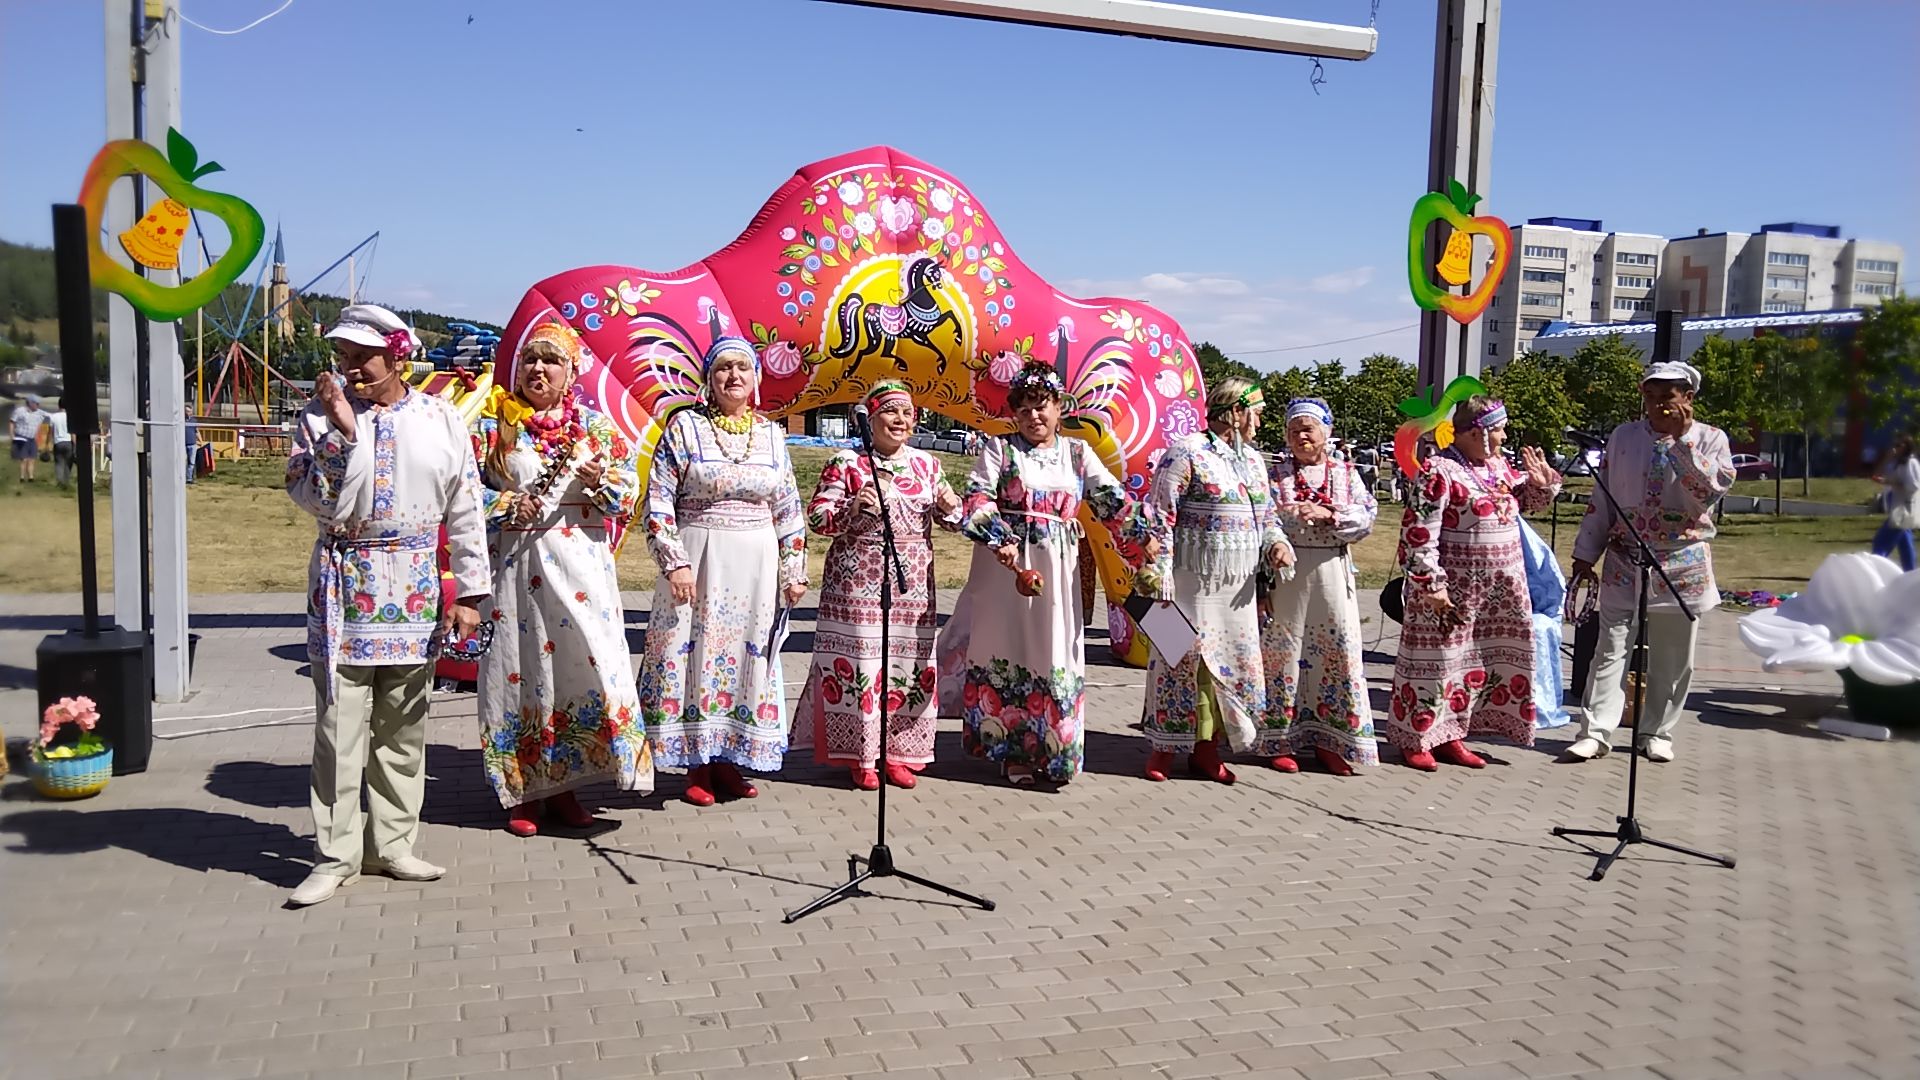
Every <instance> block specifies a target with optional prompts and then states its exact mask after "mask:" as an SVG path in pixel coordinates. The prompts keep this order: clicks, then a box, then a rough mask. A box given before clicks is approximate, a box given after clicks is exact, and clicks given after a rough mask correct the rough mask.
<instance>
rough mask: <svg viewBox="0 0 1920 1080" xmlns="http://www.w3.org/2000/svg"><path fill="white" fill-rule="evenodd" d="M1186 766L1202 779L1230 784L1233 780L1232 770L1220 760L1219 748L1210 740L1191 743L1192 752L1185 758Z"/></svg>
mask: <svg viewBox="0 0 1920 1080" xmlns="http://www.w3.org/2000/svg"><path fill="white" fill-rule="evenodd" d="M1187 768H1188V769H1189V770H1190V771H1191V772H1192V773H1193V775H1195V776H1198V777H1200V778H1201V779H1202V780H1211V781H1213V782H1214V783H1216V784H1231V783H1233V781H1234V775H1233V770H1232V769H1229V768H1227V766H1226V764H1225V763H1224V762H1222V761H1221V760H1220V748H1219V747H1218V746H1215V745H1214V744H1213V743H1212V742H1200V743H1194V744H1193V753H1192V754H1191V755H1189V756H1188V758H1187Z"/></svg>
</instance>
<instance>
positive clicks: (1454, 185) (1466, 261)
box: [1407, 180, 1513, 324]
mask: <svg viewBox="0 0 1920 1080" xmlns="http://www.w3.org/2000/svg"><path fill="white" fill-rule="evenodd" d="M1479 201H1480V196H1478V195H1475V194H1472V193H1471V192H1469V191H1468V190H1467V189H1466V187H1465V186H1463V185H1462V184H1461V183H1460V181H1458V180H1449V181H1448V182H1447V193H1446V194H1444V195H1442V194H1440V193H1439V192H1437V191H1435V192H1428V193H1427V194H1425V195H1422V196H1420V198H1418V199H1416V200H1415V201H1414V204H1413V219H1412V220H1411V221H1409V222H1408V223H1407V284H1408V286H1410V287H1411V288H1412V289H1413V302H1414V303H1416V304H1418V305H1420V306H1421V307H1423V308H1425V309H1426V310H1428V311H1444V312H1446V314H1447V317H1448V318H1450V319H1452V320H1453V321H1454V322H1457V323H1462V324H1465V323H1470V322H1472V321H1473V320H1475V319H1477V318H1479V317H1480V313H1481V312H1483V311H1485V310H1487V305H1488V304H1491V303H1493V290H1494V289H1496V288H1498V287H1499V285H1500V279H1501V278H1503V277H1505V276H1506V273H1507V264H1508V263H1509V262H1511V261H1512V260H1513V233H1512V231H1510V230H1509V229H1508V228H1507V223H1506V222H1504V221H1501V220H1500V219H1499V218H1497V217H1493V216H1491V215H1486V214H1482V215H1480V216H1478V217H1473V216H1470V215H1472V213H1473V206H1474V204H1475V203H1477V202H1479ZM1436 221H1444V222H1446V223H1447V224H1449V225H1451V226H1453V230H1454V231H1453V232H1452V233H1451V234H1449V235H1448V237H1447V247H1446V250H1445V251H1444V252H1443V253H1442V255H1441V258H1440V260H1439V262H1438V263H1431V260H1430V258H1429V256H1428V254H1427V226H1429V225H1431V224H1433V223H1434V222H1436ZM1475 236H1484V237H1486V238H1487V239H1489V240H1491V241H1493V265H1491V266H1489V267H1488V268H1487V276H1486V277H1485V278H1484V279H1482V280H1481V282H1480V287H1479V288H1478V289H1475V290H1474V291H1473V292H1471V293H1469V294H1467V295H1466V296H1458V295H1455V294H1454V293H1453V292H1452V291H1450V290H1448V289H1443V288H1441V287H1439V286H1438V285H1435V284H1433V282H1432V281H1430V280H1429V279H1428V277H1427V267H1428V266H1429V265H1433V267H1434V269H1435V271H1436V272H1437V273H1438V274H1439V275H1440V280H1442V281H1444V282H1446V283H1447V284H1448V285H1450V286H1458V285H1465V284H1466V283H1467V282H1468V281H1470V280H1472V278H1473V238H1474V237H1475Z"/></svg>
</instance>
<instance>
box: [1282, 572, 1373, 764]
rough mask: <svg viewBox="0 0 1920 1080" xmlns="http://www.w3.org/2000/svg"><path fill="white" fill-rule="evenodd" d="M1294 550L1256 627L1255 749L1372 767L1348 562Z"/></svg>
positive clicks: (1370, 727)
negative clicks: (1260, 692)
mask: <svg viewBox="0 0 1920 1080" xmlns="http://www.w3.org/2000/svg"><path fill="white" fill-rule="evenodd" d="M1294 551H1295V557H1296V558H1297V559H1298V562H1297V563H1296V564H1295V567H1294V574H1293V578H1292V580H1289V581H1282V582H1280V583H1279V584H1278V585H1276V586H1275V587H1274V589H1273V590H1272V591H1271V592H1269V593H1268V594H1267V601H1268V603H1269V605H1270V606H1271V608H1272V611H1273V618H1272V619H1271V620H1269V621H1268V623H1267V625H1266V628H1265V629H1264V630H1263V631H1262V632H1261V646H1262V650H1263V655H1264V657H1265V661H1266V673H1267V714H1266V717H1265V719H1264V721H1263V723H1262V725H1261V726H1262V731H1261V738H1260V753H1261V754H1262V755H1263V756H1267V757H1272V756H1275V755H1279V754H1299V753H1303V752H1307V751H1311V750H1328V751H1331V752H1333V753H1335V754H1338V755H1340V757H1341V758H1342V759H1344V760H1345V761H1346V762H1347V764H1349V765H1355V766H1361V765H1378V764H1379V763H1380V750H1379V746H1378V744H1377V743H1376V741H1375V738H1374V732H1373V706H1372V703H1371V702H1370V701H1369V700H1368V698H1367V671H1366V661H1365V658H1364V656H1363V654H1362V644H1361V641H1362V638H1361V634H1360V604H1359V599H1358V596H1357V594H1356V593H1355V591H1354V580H1353V569H1352V564H1351V563H1349V562H1348V561H1347V557H1346V554H1345V552H1343V551H1341V550H1339V549H1337V548H1307V547H1302V548H1295V549H1294Z"/></svg>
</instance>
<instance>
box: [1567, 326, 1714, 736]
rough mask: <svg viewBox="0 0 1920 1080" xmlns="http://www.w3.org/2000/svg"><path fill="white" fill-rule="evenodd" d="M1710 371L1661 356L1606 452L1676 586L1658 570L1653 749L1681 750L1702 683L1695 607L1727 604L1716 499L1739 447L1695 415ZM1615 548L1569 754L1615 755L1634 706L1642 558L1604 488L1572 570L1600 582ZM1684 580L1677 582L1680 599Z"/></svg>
mask: <svg viewBox="0 0 1920 1080" xmlns="http://www.w3.org/2000/svg"><path fill="white" fill-rule="evenodd" d="M1699 392H1700V372H1699V371H1698V370H1696V369H1695V368H1694V367H1693V366H1692V365H1691V364H1684V363H1679V362H1662V363H1658V364H1654V365H1652V366H1650V367H1649V368H1647V372H1646V375H1645V376H1644V377H1643V378H1642V379H1641V381H1640V399H1641V406H1642V409H1643V410H1644V416H1643V417H1642V418H1641V419H1639V420H1635V421H1633V422H1631V423H1627V424H1622V425H1620V426H1619V427H1617V428H1615V429H1613V434H1612V435H1611V436H1609V437H1608V439H1607V450H1606V455H1605V457H1603V458H1602V459H1601V465H1600V471H1599V475H1600V479H1601V480H1603V481H1605V483H1606V485H1607V487H1608V488H1609V489H1611V490H1612V492H1613V496H1614V498H1615V499H1616V500H1618V501H1619V504H1620V510H1621V512H1623V513H1624V514H1625V515H1626V517H1627V518H1628V519H1630V520H1631V521H1632V523H1633V526H1634V528H1636V529H1638V530H1639V531H1640V534H1641V535H1642V536H1644V537H1645V538H1646V540H1647V544H1648V546H1649V547H1651V548H1652V549H1653V552H1654V555H1655V556H1656V557H1657V558H1658V559H1659V560H1660V567H1661V569H1664V570H1665V571H1666V576H1667V578H1669V579H1671V580H1672V582H1673V589H1669V588H1668V587H1667V583H1666V580H1665V579H1663V578H1662V577H1661V576H1660V575H1659V574H1658V573H1657V572H1656V573H1654V574H1653V575H1652V579H1651V582H1650V584H1649V592H1648V594H1647V645H1648V655H1647V672H1646V681H1645V699H1644V706H1643V710H1642V712H1641V713H1640V716H1639V721H1638V723H1637V724H1636V725H1635V727H1636V729H1637V738H1636V742H1637V744H1638V745H1637V746H1636V747H1635V749H1636V750H1638V751H1640V752H1641V753H1644V754H1645V755H1646V756H1647V759H1648V760H1649V761H1661V762H1665V761H1672V760H1673V731H1674V727H1675V726H1676V725H1677V724H1679V722H1680V714H1681V712H1682V711H1683V710H1684V709H1685V708H1686V704H1687V692H1688V690H1690V689H1691V688H1692V685H1693V652H1694V645H1695V642H1696V640H1697V638H1698V628H1699V624H1698V623H1696V622H1693V621H1691V620H1689V619H1688V618H1687V617H1686V615H1685V614H1684V613H1683V612H1682V611H1681V610H1680V605H1679V603H1678V602H1677V601H1685V602H1686V605H1687V607H1688V608H1690V609H1691V610H1692V611H1693V613H1694V614H1695V615H1698V616H1705V615H1706V613H1707V612H1708V611H1710V610H1712V609H1713V608H1715V607H1717V606H1719V604H1720V590H1719V589H1718V587H1717V586H1716V585H1715V583H1714V579H1713V551H1712V548H1711V547H1710V544H1711V542H1712V540H1713V538H1714V535H1715V528H1714V523H1713V509H1714V505H1715V504H1716V503H1718V502H1719V501H1720V498H1721V496H1723V495H1725V494H1726V493H1727V490H1728V489H1729V488H1731V487H1732V486H1733V480H1734V468H1733V454H1732V452H1731V450H1730V448H1729V447H1728V444H1727V434H1726V432H1724V431H1721V430H1720V429H1719V428H1716V427H1712V426H1710V425H1707V424H1702V423H1699V422H1698V421H1696V420H1694V418H1693V400H1694V395H1696V394H1698V393H1699ZM1602 554H1604V555H1605V556H1606V564H1605V573H1604V575H1603V576H1600V577H1599V578H1598V588H1599V589H1600V604H1599V618H1600V643H1599V648H1598V650H1597V651H1596V652H1595V656H1594V661H1593V666H1592V669H1591V671H1590V673H1589V678H1588V682H1587V694H1586V708H1585V710H1584V713H1585V715H1584V716H1583V718H1582V719H1581V722H1580V737H1579V738H1578V739H1576V740H1574V743H1573V745H1572V746H1571V747H1569V748H1568V749H1567V760H1571V761H1587V760H1590V759H1592V758H1596V757H1601V756H1604V755H1605V754H1606V753H1607V752H1608V751H1610V750H1611V749H1612V748H1613V747H1612V736H1613V732H1614V731H1615V729H1617V728H1618V727H1619V726H1620V720H1621V716H1622V714H1623V713H1624V711H1625V709H1626V702H1627V693H1628V687H1627V685H1626V682H1627V678H1626V676H1627V661H1628V658H1629V657H1630V656H1631V654H1632V650H1633V644H1634V616H1635V613H1636V611H1637V609H1638V601H1639V582H1640V570H1639V567H1638V565H1637V564H1636V562H1635V555H1636V549H1635V547H1634V545H1633V542H1632V540H1631V539H1630V536H1629V533H1628V532H1627V528H1626V523H1625V521H1623V520H1622V518H1621V516H1620V514H1618V513H1615V511H1614V508H1613V505H1612V504H1611V503H1609V502H1608V501H1607V499H1606V496H1604V495H1602V494H1600V493H1599V492H1595V493H1594V495H1593V498H1592V499H1591V500H1590V501H1589V502H1588V503H1587V515H1586V518H1585V520H1583V521H1582V522H1581V523H1580V535H1579V536H1578V537H1577V538H1576V539H1575V540H1574V542H1573V575H1572V577H1573V580H1574V582H1575V588H1578V587H1580V586H1581V585H1582V584H1584V585H1586V586H1587V587H1593V586H1594V584H1595V581H1596V575H1595V573H1594V567H1595V565H1596V564H1598V563H1599V562H1600V557H1601V555H1602ZM1674 590H1678V593H1677V599H1676V593H1675V591H1674Z"/></svg>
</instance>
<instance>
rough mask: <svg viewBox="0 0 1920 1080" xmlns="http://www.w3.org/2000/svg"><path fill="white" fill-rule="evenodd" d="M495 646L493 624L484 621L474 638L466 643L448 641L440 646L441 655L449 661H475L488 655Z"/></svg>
mask: <svg viewBox="0 0 1920 1080" xmlns="http://www.w3.org/2000/svg"><path fill="white" fill-rule="evenodd" d="M492 645H493V622H492V621H491V620H487V621H484V622H482V623H481V624H480V626H479V628H478V629H476V630H474V632H473V636H472V637H470V638H468V639H467V640H465V641H446V642H442V643H441V645H440V655H441V656H442V657H444V658H446V659H448V660H463V661H473V660H478V659H480V658H481V657H483V656H485V655H487V650H488V649H489V648H491V647H492Z"/></svg>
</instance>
